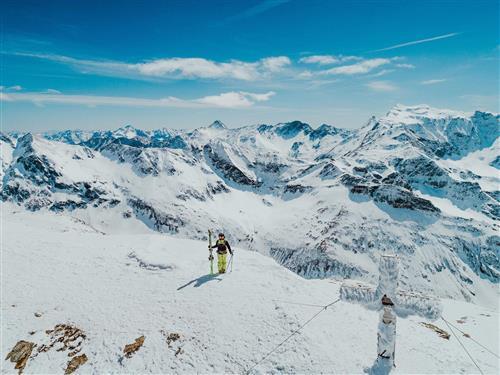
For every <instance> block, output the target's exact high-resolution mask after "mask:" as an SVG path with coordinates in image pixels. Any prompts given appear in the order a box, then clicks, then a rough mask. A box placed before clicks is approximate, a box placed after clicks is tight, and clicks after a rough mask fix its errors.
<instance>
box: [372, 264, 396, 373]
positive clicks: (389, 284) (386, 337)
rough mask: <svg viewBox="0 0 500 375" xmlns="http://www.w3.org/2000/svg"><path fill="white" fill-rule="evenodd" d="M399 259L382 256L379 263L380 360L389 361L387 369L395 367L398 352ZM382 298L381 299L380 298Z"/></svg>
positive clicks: (378, 347)
mask: <svg viewBox="0 0 500 375" xmlns="http://www.w3.org/2000/svg"><path fill="white" fill-rule="evenodd" d="M398 274H399V269H398V259H397V257H396V256H394V255H382V256H381V258H380V263H379V280H378V287H377V291H376V296H377V297H378V298H380V303H381V304H382V310H380V314H379V316H380V319H379V323H378V332H377V352H378V358H379V360H387V361H388V363H387V367H392V366H394V355H395V351H396V314H395V313H394V303H393V302H392V301H393V300H396V289H397V287H398ZM380 296H381V297H380Z"/></svg>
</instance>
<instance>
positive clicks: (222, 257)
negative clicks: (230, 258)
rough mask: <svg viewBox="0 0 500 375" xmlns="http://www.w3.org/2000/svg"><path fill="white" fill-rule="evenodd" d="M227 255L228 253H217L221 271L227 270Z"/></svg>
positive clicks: (218, 265)
mask: <svg viewBox="0 0 500 375" xmlns="http://www.w3.org/2000/svg"><path fill="white" fill-rule="evenodd" d="M226 255H227V253H223V254H219V253H217V267H218V268H219V273H224V272H226Z"/></svg>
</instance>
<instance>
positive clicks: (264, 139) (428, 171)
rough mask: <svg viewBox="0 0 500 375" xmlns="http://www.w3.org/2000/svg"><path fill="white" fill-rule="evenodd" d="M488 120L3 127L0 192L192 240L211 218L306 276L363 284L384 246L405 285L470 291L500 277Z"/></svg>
mask: <svg viewBox="0 0 500 375" xmlns="http://www.w3.org/2000/svg"><path fill="white" fill-rule="evenodd" d="M499 121H500V117H499V115H498V114H493V113H487V112H480V111H476V112H474V113H462V112H454V111H448V110H439V109H434V108H431V107H428V106H424V105H420V106H414V107H407V106H402V105H398V106H396V107H394V108H393V109H391V110H390V111H389V112H388V113H387V114H386V115H385V116H383V117H381V118H375V117H372V118H371V119H370V120H369V121H368V122H367V124H366V125H365V126H363V127H361V128H359V129H356V130H346V129H341V128H337V127H334V126H331V125H326V124H324V125H321V126H320V127H318V128H315V129H314V128H312V127H311V126H310V125H308V124H306V123H303V122H300V121H292V122H287V123H279V124H276V125H267V124H259V125H251V126H246V127H242V128H238V129H231V128H227V127H226V126H225V125H224V124H223V123H222V122H220V121H215V122H214V123H212V124H211V125H209V126H206V127H200V128H197V129H194V130H173V129H157V130H140V129H136V128H134V127H133V126H130V125H127V126H124V127H122V128H120V129H117V130H114V131H110V130H106V131H93V132H86V131H70V130H66V131H60V132H46V133H42V134H35V135H32V134H24V135H23V134H2V135H1V137H0V142H1V143H2V155H1V156H2V169H1V170H2V191H1V196H2V200H3V201H8V202H14V203H15V204H18V205H20V206H22V207H25V208H26V209H29V210H34V211H43V210H46V209H48V210H52V211H56V212H61V213H63V214H66V215H73V216H76V217H79V218H82V217H86V218H87V219H88V217H91V218H96V219H97V218H100V219H101V221H102V222H103V223H105V221H106V220H109V215H111V214H113V215H118V217H119V218H120V220H130V218H132V217H133V218H135V219H136V220H138V221H139V222H141V223H143V225H145V226H147V227H149V228H151V229H153V230H157V231H160V232H167V233H171V234H174V235H178V236H182V237H189V238H193V239H204V238H205V233H206V228H207V227H211V228H212V229H216V228H219V229H223V230H224V231H225V232H228V233H229V235H230V236H231V239H232V240H233V241H234V242H236V243H239V245H240V246H242V247H247V248H251V249H255V250H258V251H261V252H264V253H267V254H269V255H271V256H273V257H274V258H275V259H276V260H277V261H278V262H280V263H281V264H283V265H284V266H286V267H288V268H290V269H292V270H293V271H295V272H297V273H298V274H300V275H302V276H304V277H309V278H315V277H339V278H344V277H356V278H364V279H366V280H367V281H374V280H375V278H376V264H375V263H376V254H377V253H379V252H383V251H390V252H396V253H397V254H399V255H400V256H401V258H402V263H403V269H404V270H405V272H404V274H403V279H402V283H403V284H404V285H405V286H406V288H407V289H412V288H413V289H417V290H429V291H432V292H434V293H436V294H438V295H441V296H452V297H460V298H464V299H466V300H471V299H480V298H481V294H482V292H481V291H482V290H484V288H489V287H491V285H493V284H497V283H498V282H499V280H500V256H499V252H500V237H499V236H498V235H497V233H498V220H499V218H500V205H499V198H500V192H499V189H498V186H499V183H500V179H499V173H498V165H499V163H498V158H499V155H498V146H499V141H498V135H499V126H500V125H499V124H500V122H499ZM83 213H85V215H84V214H83ZM107 218H108V219H107ZM102 225H103V226H104V227H105V224H102ZM104 227H103V230H104V229H105V228H104Z"/></svg>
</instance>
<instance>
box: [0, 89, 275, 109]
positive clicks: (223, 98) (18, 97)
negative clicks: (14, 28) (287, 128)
mask: <svg viewBox="0 0 500 375" xmlns="http://www.w3.org/2000/svg"><path fill="white" fill-rule="evenodd" d="M273 95H275V93H274V92H273V91H270V92H267V93H263V94H259V93H250V92H243V91H240V92H234V91H231V92H226V93H221V94H219V95H211V96H205V97H202V98H196V99H180V98H176V97H173V96H169V97H167V98H160V99H148V98H136V97H123V96H99V95H63V94H60V93H47V92H23V93H10V94H8V95H7V94H5V93H3V92H1V93H0V100H5V101H9V102H21V101H23V102H32V103H34V104H36V105H43V104H45V103H57V104H76V105H86V106H92V107H93V106H99V105H112V106H133V107H178V108H248V107H251V106H253V105H254V104H255V103H256V102H262V101H267V100H269V99H270V98H271V97H272V96H273Z"/></svg>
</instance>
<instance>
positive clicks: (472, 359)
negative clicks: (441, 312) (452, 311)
mask: <svg viewBox="0 0 500 375" xmlns="http://www.w3.org/2000/svg"><path fill="white" fill-rule="evenodd" d="M441 319H442V320H443V322H445V323H446V325H447V326H448V328H449V329H450V331H451V333H452V334H453V336H455V338H456V339H457V340H458V343H459V344H460V346H462V348H463V350H464V351H465V352H466V353H467V355H468V356H469V358H470V359H471V361H472V362H473V363H474V364H475V365H476V367H477V369H478V370H479V372H480V373H481V374H482V375H484V372H483V371H482V370H481V368H480V367H479V365H478V364H477V363H476V361H475V360H474V358H472V356H471V355H470V353H469V351H468V350H467V348H466V347H465V346H464V344H462V341H460V339H459V338H458V336H457V335H456V334H455V331H454V330H453V328H451V326H450V325H449V324H448V321H446V320H445V319H444V318H443V317H441Z"/></svg>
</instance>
